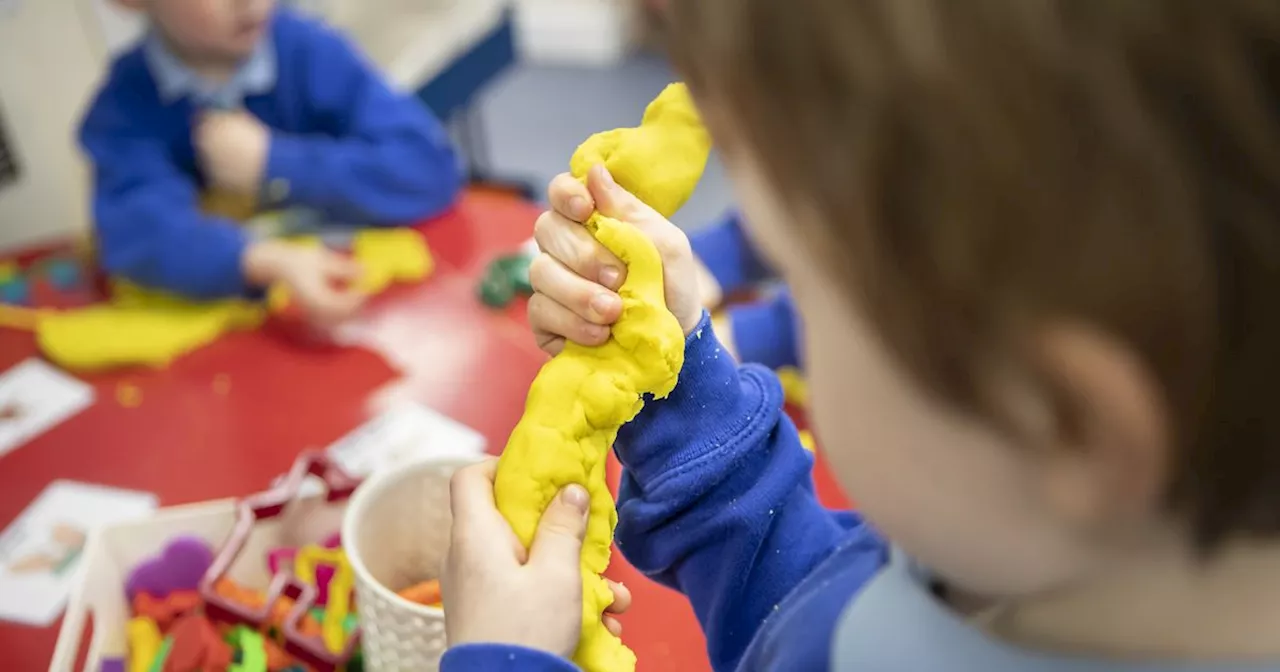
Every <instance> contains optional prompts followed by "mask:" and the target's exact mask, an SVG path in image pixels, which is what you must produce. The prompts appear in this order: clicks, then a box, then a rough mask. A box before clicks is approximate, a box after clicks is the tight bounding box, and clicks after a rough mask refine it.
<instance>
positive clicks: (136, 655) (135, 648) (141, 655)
mask: <svg viewBox="0 0 1280 672" xmlns="http://www.w3.org/2000/svg"><path fill="white" fill-rule="evenodd" d="M125 639H126V640H127V641H128V643H129V672H148V670H150V669H151V664H152V663H153V662H155V659H156V657H157V656H159V655H160V643H161V641H162V640H161V637H160V626H158V625H156V622H155V621H153V620H151V619H149V618H146V617H145V616H135V617H134V618H131V619H129V623H128V624H127V625H125Z"/></svg>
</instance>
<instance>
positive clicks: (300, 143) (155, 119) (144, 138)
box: [80, 0, 461, 320]
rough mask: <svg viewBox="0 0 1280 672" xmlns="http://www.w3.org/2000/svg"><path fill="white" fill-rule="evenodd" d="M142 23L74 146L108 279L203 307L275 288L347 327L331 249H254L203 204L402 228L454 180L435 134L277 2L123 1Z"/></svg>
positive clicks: (446, 150)
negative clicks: (214, 201)
mask: <svg viewBox="0 0 1280 672" xmlns="http://www.w3.org/2000/svg"><path fill="white" fill-rule="evenodd" d="M117 1H118V2H121V3H122V4H123V5H125V6H127V7H130V8H133V9H137V10H142V11H145V12H146V14H147V17H148V19H149V21H150V24H151V27H150V31H149V32H148V34H147V36H146V37H145V39H144V40H142V42H141V43H140V44H139V45H138V46H137V47H136V48H134V49H133V50H131V51H129V52H127V53H125V54H124V55H123V56H121V57H120V58H118V59H117V60H116V61H115V62H114V63H113V64H112V66H111V70H110V72H109V73H108V75H107V78H106V82H105V83H104V84H103V86H102V89H101V91H99V93H98V95H97V97H96V98H95V99H94V101H93V104H92V106H91V107H90V109H89V111H88V114H87V116H86V117H85V119H84V122H83V126H82V128H81V131H80V140H81V143H82V144H83V146H84V148H85V150H86V151H87V152H88V154H89V156H90V158H91V159H92V161H93V164H94V174H95V186H94V197H93V215H94V220H95V224H96V232H97V240H96V244H97V248H98V254H99V257H100V261H101V263H102V265H103V266H104V268H105V270H106V271H107V272H108V273H111V274H113V275H118V276H122V277H124V278H127V279H129V280H132V281H135V282H137V283H140V284H144V285H148V286H152V287H157V288H162V289H166V290H170V291H173V292H176V293H179V294H183V295H187V296H190V297H193V298H197V299H210V298H219V297H227V296H236V295H241V294H245V293H247V292H251V291H255V290H260V289H261V288H263V287H266V286H268V285H271V284H274V283H284V284H285V285H288V286H289V287H290V288H291V289H292V290H293V294H294V296H296V297H297V299H298V300H299V302H300V304H301V305H302V307H303V308H305V309H306V310H307V311H308V312H309V313H310V314H311V315H312V316H314V317H317V318H320V319H323V320H328V319H340V318H342V317H345V316H347V315H349V314H350V313H351V312H352V311H354V309H355V308H356V307H357V306H358V304H359V296H358V295H357V294H356V293H355V292H354V291H353V290H350V289H344V286H346V285H348V284H349V283H347V282H346V281H349V280H351V279H352V278H353V276H355V275H356V274H357V273H358V272H359V269H358V268H357V267H356V266H355V265H354V264H352V263H350V262H348V261H346V260H345V259H344V258H343V257H341V256H339V255H337V254H336V253H333V252H329V251H327V250H324V249H300V248H298V247H296V246H288V245H283V244H281V243H279V242H278V241H273V240H253V239H252V237H251V236H250V235H249V234H248V233H247V232H246V231H244V230H243V229H242V228H241V227H240V226H239V224H238V222H237V221H235V219H234V218H230V217H225V216H217V215H214V214H208V213H205V212H202V210H201V209H200V206H199V201H200V198H199V196H198V194H200V193H201V192H214V193H215V194H217V195H220V196H223V198H222V199H221V200H222V201H224V202H225V201H226V200H227V198H226V196H227V195H230V197H231V199H232V200H234V199H241V200H245V199H247V200H249V201H250V202H255V201H256V205H257V206H258V207H259V208H262V209H283V208H290V207H300V208H308V209H312V210H316V211H319V212H320V213H321V214H322V215H324V216H325V217H326V218H328V219H332V220H335V221H339V222H349V223H352V224H361V225H365V224H367V225H374V226H379V225H388V226H393V225H400V224H407V223H412V222H413V221H415V220H418V219H421V218H423V217H428V216H431V215H434V214H436V213H439V212H441V211H442V210H444V209H445V208H447V207H448V206H449V205H450V204H451V203H452V201H453V200H454V197H455V196H456V195H457V193H458V190H459V188H460V184H461V176H460V175H461V173H460V170H459V166H458V161H457V158H456V156H455V155H454V152H453V149H452V148H451V147H450V144H449V141H448V138H447V136H446V134H445V132H444V131H443V129H442V128H441V125H440V124H439V122H438V121H437V120H436V119H434V118H433V117H432V115H431V114H430V112H428V111H427V110H426V108H425V107H424V106H423V105H422V104H421V103H419V102H418V101H416V100H414V99H413V98H412V97H411V96H406V95H402V94H399V93H396V92H393V91H392V90H390V89H389V88H388V86H387V84H386V83H384V82H383V81H382V79H381V77H380V76H379V75H378V74H377V73H376V72H375V71H374V70H373V69H372V68H371V66H370V65H369V64H368V63H367V62H365V60H363V58H362V57H361V56H360V55H359V54H358V53H357V52H356V50H355V49H354V48H353V47H352V46H351V45H350V44H349V43H348V42H347V41H346V40H345V39H343V38H342V37H340V36H339V35H337V34H336V33H335V32H333V31H332V30H330V29H329V28H327V27H325V26H323V25H321V24H319V23H317V22H314V21H311V20H308V19H304V18H302V17H301V16H298V15H295V14H293V13H291V12H289V11H286V10H277V9H275V2H274V0H202V1H199V2H197V1H195V0H117Z"/></svg>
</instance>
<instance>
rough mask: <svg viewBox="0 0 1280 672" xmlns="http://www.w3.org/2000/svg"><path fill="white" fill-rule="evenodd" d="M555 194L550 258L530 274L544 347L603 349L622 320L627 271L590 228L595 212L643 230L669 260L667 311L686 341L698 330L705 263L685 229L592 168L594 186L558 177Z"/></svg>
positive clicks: (544, 236) (544, 229) (547, 221)
mask: <svg viewBox="0 0 1280 672" xmlns="http://www.w3.org/2000/svg"><path fill="white" fill-rule="evenodd" d="M547 195H548V200H550V202H551V210H549V211H547V212H544V213H542V216H541V217H539V218H538V221H537V223H536V224H535V225H534V240H535V241H537V243H538V248H539V249H540V250H541V252H542V253H541V254H539V255H538V256H537V257H536V258H535V259H534V260H533V263H532V264H531V265H530V267H529V281H530V284H532V285H533V291H534V294H533V296H532V297H531V298H530V299H529V325H530V326H531V327H532V328H533V333H534V336H535V337H537V339H538V347H540V348H542V349H543V350H545V351H546V352H548V353H550V354H552V355H555V354H557V353H559V352H560V351H561V350H563V349H564V344H565V341H566V340H569V341H573V342H575V343H579V344H581V345H588V346H594V345H600V344H602V343H604V342H605V341H607V340H608V339H609V325H611V324H613V323H614V322H616V321H617V319H618V317H619V316H621V314H622V299H621V298H620V297H619V296H618V293H617V290H618V288H619V287H621V286H622V282H623V280H625V279H626V274H627V269H626V266H625V265H623V263H622V262H621V261H619V260H618V258H617V257H616V256H614V254H613V253H612V252H610V251H609V250H607V249H605V247H604V246H603V245H601V244H600V243H599V242H598V241H596V239H595V238H593V237H592V236H591V234H590V233H589V232H588V231H587V230H586V228H584V227H583V226H582V224H583V222H585V221H587V219H588V218H589V217H590V216H591V213H592V212H593V211H595V210H599V211H600V214H602V215H605V216H607V217H612V218H614V219H617V220H620V221H623V222H626V223H628V224H631V225H633V226H635V227H636V228H638V229H640V231H641V232H643V233H644V234H645V235H646V236H648V237H649V239H650V240H652V241H653V244H654V246H656V247H657V248H658V253H659V254H660V255H661V256H662V266H663V276H664V284H665V289H666V298H667V309H668V310H670V311H671V313H672V314H673V315H675V317H676V319H677V320H678V321H679V322H680V327H681V328H682V329H684V332H685V334H688V333H690V332H691V331H693V329H694V327H696V326H698V322H699V321H700V320H701V319H702V302H701V296H700V295H699V292H698V269H697V263H698V262H697V260H696V258H695V257H694V256H693V250H692V249H691V248H690V247H689V238H688V237H687V236H686V235H685V234H684V232H683V231H681V230H680V229H679V227H677V226H676V225H674V224H672V223H671V222H669V221H667V219H666V218H665V217H663V216H662V215H660V214H658V213H657V212H655V211H654V210H653V208H650V207H649V206H647V205H645V204H644V203H642V202H641V201H640V199H638V198H636V197H635V196H633V195H632V194H631V193H629V192H627V191H626V190H625V189H623V188H622V187H621V186H619V185H618V184H617V183H616V182H614V181H613V178H612V176H610V175H609V172H608V171H606V170H605V169H604V166H596V167H595V168H592V169H591V172H590V174H589V175H588V177H587V184H586V186H584V185H583V184H582V183H581V182H579V181H578V180H576V179H574V177H573V176H572V175H569V174H568V173H564V174H561V175H558V176H556V178H555V179H554V180H552V181H551V186H550V187H549V188H548V190H547Z"/></svg>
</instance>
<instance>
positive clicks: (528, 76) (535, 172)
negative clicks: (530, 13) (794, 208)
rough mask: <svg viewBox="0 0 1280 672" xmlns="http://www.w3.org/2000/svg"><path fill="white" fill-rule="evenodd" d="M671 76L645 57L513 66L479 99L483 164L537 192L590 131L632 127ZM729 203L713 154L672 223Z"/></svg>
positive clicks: (698, 219) (700, 219)
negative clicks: (591, 64)
mask: <svg viewBox="0 0 1280 672" xmlns="http://www.w3.org/2000/svg"><path fill="white" fill-rule="evenodd" d="M675 79H676V76H675V75H674V74H673V73H672V72H671V69H670V68H669V67H668V66H667V64H666V63H665V62H664V61H662V60H661V59H659V58H657V57H652V56H636V57H634V58H631V59H630V60H628V61H626V62H624V63H622V64H620V65H618V66H616V67H611V68H588V67H581V68H575V67H565V66H546V65H528V64H521V65H518V66H516V67H515V68H514V69H513V70H512V71H511V72H509V73H507V74H506V75H504V76H503V77H502V78H501V79H500V80H499V81H498V82H496V83H495V84H493V86H492V87H491V88H490V89H489V90H488V91H486V92H485V94H484V96H483V97H482V101H481V113H480V114H481V119H482V121H483V123H484V128H485V132H486V134H487V137H488V145H489V147H488V161H489V163H490V165H491V167H493V168H494V169H495V170H496V172H498V173H499V174H501V175H504V176H511V177H519V178H522V179H526V180H528V181H530V182H531V183H533V184H534V185H536V186H537V187H538V188H539V190H540V191H541V189H542V187H544V186H545V185H546V184H547V183H548V182H549V181H550V180H551V178H552V177H554V176H555V175H557V174H559V173H561V172H564V170H565V169H566V167H567V166H566V162H567V159H568V157H569V156H570V155H571V154H573V150H574V148H576V147H577V146H578V144H579V143H581V142H582V141H583V140H585V139H586V138H587V137H588V136H590V135H591V134H592V133H595V132H597V131H602V130H607V129H610V128H617V127H620V126H633V125H635V123H636V122H637V121H638V120H639V119H638V117H639V114H640V112H641V111H643V110H644V106H645V105H646V104H648V102H649V101H650V100H652V99H653V98H654V96H656V95H657V94H658V92H660V91H661V90H662V88H663V87H664V86H666V85H667V84H669V83H671V82H672V81H675ZM731 199H732V196H731V194H730V189H729V181H728V179H727V177H726V176H725V173H724V167H723V166H722V165H721V164H720V161H719V160H718V159H716V158H715V157H714V156H713V157H712V160H711V162H710V164H709V165H708V166H707V172H706V174H705V175H704V176H703V178H702V182H701V184H699V185H698V190H697V192H696V193H694V195H693V198H692V199H690V200H689V203H688V204H687V205H686V206H685V207H684V209H683V210H681V211H680V213H679V214H678V215H676V217H675V221H676V223H677V224H679V225H680V226H682V227H684V228H685V229H686V230H692V229H695V228H697V227H700V226H704V225H706V224H707V223H708V222H711V221H713V220H714V219H715V218H717V217H718V216H719V215H721V214H722V213H723V212H724V210H725V209H726V208H727V207H728V206H729V203H730V202H731Z"/></svg>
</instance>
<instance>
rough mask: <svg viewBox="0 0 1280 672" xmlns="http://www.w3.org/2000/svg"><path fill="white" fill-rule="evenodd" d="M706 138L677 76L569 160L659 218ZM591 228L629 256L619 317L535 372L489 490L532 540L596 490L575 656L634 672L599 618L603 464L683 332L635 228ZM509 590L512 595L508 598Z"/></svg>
mask: <svg viewBox="0 0 1280 672" xmlns="http://www.w3.org/2000/svg"><path fill="white" fill-rule="evenodd" d="M710 147H711V141H710V138H709V137H708V136H707V133H706V131H705V129H704V128H703V126H702V123H701V121H700V120H699V118H698V115H697V112H696V111H695V109H694V106H693V101H692V100H691V99H690V97H689V93H688V91H687V90H686V89H685V87H684V86H683V85H682V84H672V85H671V86H669V87H667V89H666V90H665V91H663V92H662V93H661V94H660V95H659V96H658V98H656V99H655V100H654V101H653V102H652V103H651V104H650V105H649V107H648V108H647V109H646V110H645V114H644V118H643V120H642V121H641V123H640V126H638V127H636V128H625V129H617V130H614V131H608V132H605V133H600V134H597V135H595V136H592V137H591V138H590V139H588V140H587V141H586V142H585V143H583V144H582V146H580V147H579V148H578V150H577V151H576V152H575V153H574V156H573V159H572V160H571V161H570V169H571V172H572V173H573V175H574V176H575V177H577V178H578V179H580V180H583V179H585V178H586V174H587V171H588V170H589V169H590V168H591V167H592V166H594V165H595V164H597V163H602V164H604V165H605V167H606V168H608V169H609V172H610V173H611V174H612V175H613V178H614V180H615V181H617V183H618V184H619V185H621V186H622V187H623V188H625V189H627V190H628V191H630V192H631V193H633V194H635V195H636V196H637V197H639V198H640V200H642V201H644V202H645V203H647V204H648V205H649V206H650V207H652V208H654V209H655V210H657V211H658V212H659V213H661V214H662V215H663V216H665V217H670V216H671V215H673V214H675V211H676V210H678V209H679V208H680V206H681V205H683V204H684V202H685V201H686V200H688V198H689V196H690V195H691V194H692V193H693V189H694V187H695V186H696V185H697V182H698V179H699V178H700V177H701V176H702V171H703V169H704V168H705V167H706V162H707V154H708V153H709V152H710ZM586 227H587V230H588V231H590V232H591V233H592V235H594V236H595V238H596V240H598V241H599V242H600V243H601V244H602V245H604V246H605V247H606V248H608V249H609V251H611V252H613V253H614V254H615V255H617V257H618V258H619V259H621V260H622V262H623V263H624V264H626V265H627V278H626V281H625V282H623V284H622V287H621V288H620V289H619V291H618V293H619V294H620V295H621V297H622V316H621V317H620V318H619V319H618V321H617V322H616V323H615V324H614V325H613V329H612V336H611V337H610V339H609V341H608V342H606V343H605V344H604V345H601V346H598V347H585V346H581V345H577V344H575V343H567V344H566V345H565V349H564V351H563V352H561V353H560V354H559V355H557V356H556V357H554V358H553V359H552V360H551V361H549V362H547V364H546V365H545V366H543V367H542V370H541V371H540V372H539V373H538V376H537V378H536V379H534V381H533V385H532V387H531V388H530V390H529V397H528V400H527V402H526V406H525V413H524V417H522V418H521V419H520V422H519V424H517V425H516V428H515V430H514V431H513V432H512V434H511V438H510V439H509V440H508V442H507V447H506V450H505V451H504V452H503V453H502V457H501V459H500V461H499V462H498V475H497V479H496V481H495V484H494V498H495V500H496V503H497V507H498V510H499V511H500V512H502V515H503V516H504V517H506V519H507V521H508V522H509V523H510V524H511V527H512V529H513V530H514V531H515V533H516V536H517V537H519V539H520V541H521V543H523V544H524V545H525V547H526V548H527V547H528V546H529V545H530V544H531V543H532V542H533V536H534V533H535V531H536V530H537V527H538V521H539V519H540V518H541V517H542V512H543V511H545V510H546V508H547V506H548V505H549V504H550V503H551V500H552V499H553V498H554V497H555V496H556V495H557V493H559V492H560V490H561V489H562V488H564V487H565V486H567V485H570V484H574V483H577V484H581V485H583V486H585V487H586V489H587V491H588V492H589V493H590V494H591V516H590V520H589V522H588V526H587V534H586V539H585V541H584V542H583V546H582V580H583V600H582V637H581V639H580V641H579V642H578V650H577V652H576V653H575V655H574V662H575V663H577V664H578V666H579V667H581V668H582V669H583V670H585V671H586V672H630V671H631V670H634V669H635V666H636V657H635V654H634V653H633V652H632V651H631V650H630V649H628V648H627V647H626V646H625V645H624V644H623V643H622V642H621V640H619V639H618V638H617V637H614V636H613V635H612V634H611V633H610V632H609V631H608V630H607V629H606V628H605V626H604V624H603V622H602V621H601V614H602V613H603V612H604V610H605V608H606V607H608V606H609V605H610V604H611V603H612V601H613V592H612V591H611V590H610V589H609V584H608V582H606V581H605V579H604V578H603V577H602V576H600V574H601V573H602V572H604V570H605V568H607V567H608V565H609V555H610V547H611V545H612V542H613V530H614V526H615V525H616V524H617V520H618V514H617V510H616V508H615V505H614V500H613V496H612V495H611V494H610V492H609V489H608V485H607V483H606V482H605V465H606V463H607V457H608V454H609V450H610V448H611V447H612V446H613V441H614V439H615V438H616V437H617V435H618V430H619V429H620V428H621V427H622V425H624V424H626V423H627V422H629V421H630V420H631V419H632V418H634V417H635V416H636V414H637V413H639V412H640V409H641V408H642V407H643V406H644V400H643V396H644V395H646V394H651V395H653V396H654V397H655V398H662V397H665V396H666V395H667V394H669V393H670V392H671V390H672V389H674V388H675V385H676V378H677V376H678V374H679V372H680V367H681V366H682V365H683V364H684V340H685V337H684V330H683V329H681V327H680V324H679V322H678V321H677V320H676V318H675V316H674V315H672V314H671V312H670V311H669V310H667V306H666V299H665V296H664V288H663V282H662V258H661V256H660V255H659V253H658V250H657V248H655V247H654V245H653V243H652V242H651V241H650V240H649V239H648V238H647V237H645V235H644V234H643V233H641V232H640V231H639V230H638V229H636V228H635V227H633V226H631V225H629V224H626V223H623V222H620V221H618V220H616V219H611V218H609V217H604V216H602V215H600V214H599V213H595V214H593V215H592V216H591V218H590V219H589V220H588V221H587V223H586ZM513 599H519V598H518V596H517V597H513Z"/></svg>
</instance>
